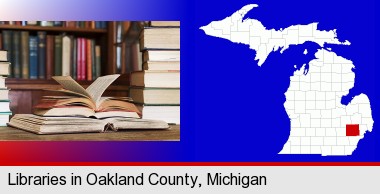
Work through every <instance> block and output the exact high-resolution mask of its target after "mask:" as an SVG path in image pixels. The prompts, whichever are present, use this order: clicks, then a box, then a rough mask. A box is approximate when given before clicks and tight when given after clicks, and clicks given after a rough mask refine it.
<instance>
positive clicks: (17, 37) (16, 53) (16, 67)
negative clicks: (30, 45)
mask: <svg viewBox="0 0 380 194" xmlns="http://www.w3.org/2000/svg"><path fill="white" fill-rule="evenodd" d="M12 50H13V52H12V54H13V55H12V59H13V63H12V66H13V76H14V77H15V78H21V32H20V31H14V32H13V42H12Z"/></svg>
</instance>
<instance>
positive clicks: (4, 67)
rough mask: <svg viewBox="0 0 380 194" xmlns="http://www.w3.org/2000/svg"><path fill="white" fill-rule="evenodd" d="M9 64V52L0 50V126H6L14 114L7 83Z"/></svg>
mask: <svg viewBox="0 0 380 194" xmlns="http://www.w3.org/2000/svg"><path fill="white" fill-rule="evenodd" d="M9 66H10V62H9V61H8V52H7V51H5V50H0V126H6V125H7V123H8V122H9V115H11V114H12V112H11V110H10V109H9V104H10V101H9V97H8V93H9V90H8V89H7V87H6V85H5V79H6V76H8V75H9Z"/></svg>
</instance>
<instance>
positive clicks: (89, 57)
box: [86, 39, 92, 81]
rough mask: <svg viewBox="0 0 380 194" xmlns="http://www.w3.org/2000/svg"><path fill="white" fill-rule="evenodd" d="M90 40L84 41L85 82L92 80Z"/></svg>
mask: <svg viewBox="0 0 380 194" xmlns="http://www.w3.org/2000/svg"><path fill="white" fill-rule="evenodd" d="M91 50H92V49H91V39H86V63H87V64H86V65H87V69H86V70H87V76H86V78H87V80H89V81H91V80H92V56H91V54H92V51H91Z"/></svg>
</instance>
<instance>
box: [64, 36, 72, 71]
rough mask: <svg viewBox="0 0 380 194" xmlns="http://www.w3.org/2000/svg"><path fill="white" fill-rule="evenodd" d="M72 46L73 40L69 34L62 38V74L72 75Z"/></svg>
mask: <svg viewBox="0 0 380 194" xmlns="http://www.w3.org/2000/svg"><path fill="white" fill-rule="evenodd" d="M70 48H71V40H70V37H69V36H64V37H63V38H62V75H63V76H69V75H70V71H71V70H70V58H71V56H70V54H71V51H70Z"/></svg>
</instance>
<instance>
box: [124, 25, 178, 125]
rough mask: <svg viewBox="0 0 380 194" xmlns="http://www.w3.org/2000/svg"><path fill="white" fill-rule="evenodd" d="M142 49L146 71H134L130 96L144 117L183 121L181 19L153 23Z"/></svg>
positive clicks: (143, 35) (144, 32)
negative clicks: (181, 112) (181, 98)
mask: <svg viewBox="0 0 380 194" xmlns="http://www.w3.org/2000/svg"><path fill="white" fill-rule="evenodd" d="M140 50H141V52H143V64H142V66H143V68H142V69H143V71H137V72H132V73H131V79H130V83H131V84H130V85H131V88H130V97H131V98H132V99H133V100H134V102H135V103H137V104H139V106H138V107H139V109H140V110H141V112H142V115H143V116H142V117H143V118H144V119H157V120H164V121H166V122H168V123H175V124H180V22H179V21H152V22H150V25H149V26H148V27H145V28H144V29H143V30H142V31H141V34H140Z"/></svg>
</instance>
